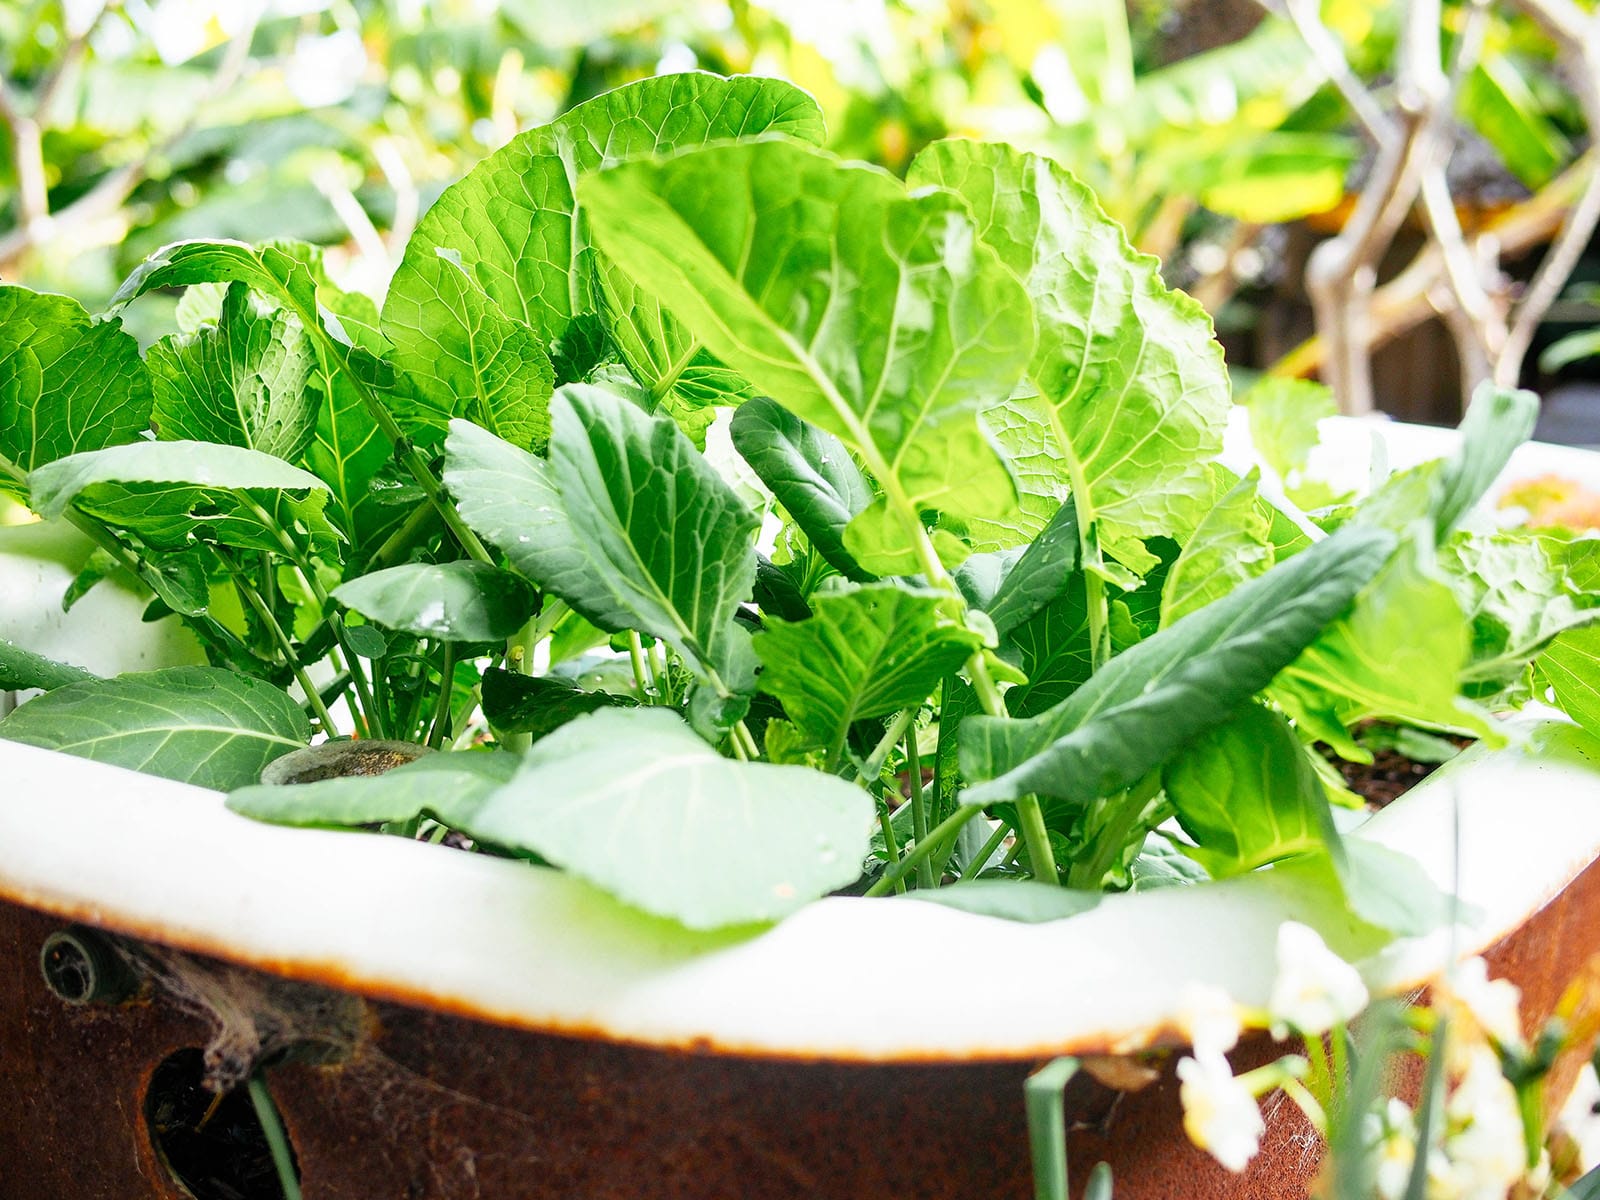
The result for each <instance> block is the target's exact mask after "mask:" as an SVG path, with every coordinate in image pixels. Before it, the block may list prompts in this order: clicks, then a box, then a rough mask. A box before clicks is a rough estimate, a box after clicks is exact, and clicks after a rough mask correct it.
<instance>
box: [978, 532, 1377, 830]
mask: <svg viewBox="0 0 1600 1200" xmlns="http://www.w3.org/2000/svg"><path fill="white" fill-rule="evenodd" d="M1394 546H1395V538H1394V536H1393V535H1392V534H1389V533H1387V532H1385V531H1381V530H1366V529H1356V528H1346V529H1343V530H1340V531H1339V532H1338V533H1337V534H1335V535H1334V536H1332V537H1330V538H1328V539H1327V540H1326V541H1323V542H1320V543H1319V544H1317V545H1316V546H1313V547H1312V548H1311V549H1309V550H1307V551H1305V552H1304V553H1302V554H1299V555H1296V556H1295V557H1294V558H1291V559H1290V560H1289V561H1288V562H1285V563H1282V564H1281V565H1279V566H1277V567H1275V568H1274V569H1273V570H1271V571H1269V572H1267V573H1266V574H1265V575H1263V576H1261V577H1260V578H1258V579H1253V580H1251V581H1250V582H1248V583H1245V584H1242V585H1241V586H1239V587H1238V588H1236V589H1235V590H1234V591H1232V592H1230V593H1229V594H1228V595H1226V596H1224V597H1223V598H1222V599H1221V600H1219V601H1217V602H1216V603H1215V604H1211V605H1208V606H1207V607H1205V608H1203V609H1201V610H1200V611H1199V612H1196V613H1191V614H1190V615H1189V616H1188V617H1186V618H1184V619H1183V620H1181V621H1178V622H1177V623H1175V624H1173V625H1170V626H1168V627H1167V628H1166V629H1163V630H1162V631H1160V632H1159V633H1157V634H1155V635H1154V636H1153V637H1150V638H1147V639H1145V640H1144V641H1142V642H1140V643H1139V644H1138V645H1136V646H1134V647H1132V648H1131V649H1129V650H1126V651H1124V652H1123V653H1122V654H1119V655H1117V656H1116V657H1115V658H1113V659H1112V660H1111V661H1110V662H1109V663H1107V664H1106V665H1105V666H1104V667H1102V668H1101V669H1100V670H1099V671H1097V672H1096V673H1095V674H1094V675H1093V676H1091V677H1090V679H1089V681H1088V682H1087V683H1085V684H1084V685H1083V686H1082V687H1080V688H1078V690H1077V691H1075V692H1074V693H1073V694H1072V695H1071V696H1070V697H1069V698H1068V699H1067V700H1065V701H1064V702H1062V703H1061V704H1059V705H1057V706H1056V707H1055V708H1052V709H1050V710H1049V711H1047V712H1045V713H1042V714H1040V715H1039V716H1037V717H1034V718H1031V719H1028V720H1008V719H1004V718H968V719H967V720H966V721H965V722H963V725H962V741H961V763H962V768H963V773H964V774H965V776H966V778H967V779H969V780H974V781H981V780H987V781H988V782H983V783H980V784H979V785H978V786H977V787H975V788H972V789H971V790H969V792H968V793H967V795H968V798H969V799H971V800H975V801H983V802H986V803H987V802H992V801H997V800H1013V799H1016V798H1017V797H1018V796H1022V795H1026V794H1028V793H1029V792H1035V793H1038V794H1040V795H1044V796H1051V797H1060V798H1062V799H1065V800H1069V801H1072V802H1076V803H1086V802H1088V801H1089V800H1092V799H1093V798H1095V797H1099V796H1108V795H1112V794H1114V793H1116V792H1119V791H1121V790H1122V789H1124V788H1126V787H1130V786H1132V785H1133V784H1134V783H1135V782H1137V781H1138V780H1139V779H1141V778H1143V777H1144V776H1145V775H1146V774H1148V773H1149V772H1150V771H1151V770H1153V769H1155V768H1157V767H1159V766H1161V765H1162V764H1163V763H1164V762H1165V761H1166V760H1167V759H1168V758H1170V757H1171V756H1172V755H1173V754H1174V753H1176V752H1177V751H1178V750H1179V749H1181V748H1182V747H1183V746H1184V744H1185V743H1187V742H1188V741H1189V740H1190V739H1192V738H1195V737H1198V736H1199V735H1200V734H1202V733H1204V732H1205V731H1206V730H1208V729H1210V728H1212V727H1213V726H1216V725H1219V724H1221V723H1223V722H1224V721H1227V720H1228V719H1229V718H1230V717H1231V716H1232V715H1233V713H1234V712H1235V711H1237V710H1238V708H1239V706H1241V705H1242V704H1244V703H1245V702H1246V701H1247V700H1249V698H1250V697H1251V696H1253V695H1255V693H1256V692H1258V691H1260V690H1261V689H1262V688H1263V687H1265V686H1266V685H1267V684H1268V683H1269V682H1271V680H1272V678H1273V676H1274V675H1276V674H1277V673H1278V672H1279V671H1280V670H1281V669H1282V668H1283V667H1285V666H1287V665H1288V664H1289V663H1290V662H1291V661H1293V660H1294V658H1295V657H1296V656H1297V655H1299V654H1300V652H1301V651H1302V650H1304V648H1305V647H1306V646H1307V645H1308V644H1310V642H1311V641H1312V640H1313V639H1314V638H1316V636H1317V635H1318V634H1319V633H1320V632H1321V631H1322V629H1323V628H1324V627H1325V626H1326V625H1327V624H1328V623H1329V622H1330V621H1332V620H1334V619H1335V618H1337V617H1338V616H1339V615H1340V614H1341V613H1342V612H1343V611H1344V610H1345V609H1346V608H1348V607H1349V605H1350V602H1351V601H1352V600H1353V599H1354V598H1355V595H1356V593H1357V592H1358V591H1359V590H1360V589H1361V588H1362V586H1363V585H1365V584H1366V583H1367V582H1368V581H1369V580H1370V579H1371V578H1372V576H1373V575H1374V574H1375V573H1376V572H1377V571H1378V569H1379V568H1380V567H1381V566H1382V565H1383V563H1384V562H1385V560H1386V559H1387V558H1388V557H1389V555H1390V553H1391V552H1392V551H1393V549H1394Z"/></svg>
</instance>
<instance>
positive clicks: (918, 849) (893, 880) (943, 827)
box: [865, 804, 983, 896]
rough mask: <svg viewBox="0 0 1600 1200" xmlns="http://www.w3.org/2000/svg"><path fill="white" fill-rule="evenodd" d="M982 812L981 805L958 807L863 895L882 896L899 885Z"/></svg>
mask: <svg viewBox="0 0 1600 1200" xmlns="http://www.w3.org/2000/svg"><path fill="white" fill-rule="evenodd" d="M982 811H983V805H981V804H963V805H960V806H959V807H958V808H957V809H956V810H955V812H953V813H951V814H950V815H949V816H948V817H946V818H945V819H944V820H942V821H940V822H939V823H938V824H937V825H935V826H934V827H933V828H932V829H931V830H929V831H928V838H927V840H926V841H923V842H918V843H917V844H916V845H915V846H913V847H911V852H910V853H909V854H907V855H906V856H905V857H904V858H902V859H901V860H900V861H899V862H897V863H895V864H893V865H892V866H890V868H889V869H888V870H887V871H885V872H884V873H883V874H882V875H881V876H879V878H878V880H877V882H875V883H874V884H873V885H872V886H871V887H869V888H868V889H867V890H866V893H865V894H866V895H868V896H881V895H883V894H884V893H885V892H887V891H888V890H889V889H890V888H892V887H894V885H895V884H897V883H899V882H900V880H902V879H903V878H905V876H906V873H907V872H909V871H912V870H915V869H916V865H917V864H918V863H919V862H921V861H922V860H923V859H925V858H927V857H928V855H930V854H932V853H933V852H934V851H935V850H937V849H938V848H939V847H940V846H941V845H943V844H944V843H945V842H946V841H948V840H949V839H950V838H953V837H955V835H956V834H957V833H959V832H961V827H962V826H963V825H965V824H966V823H967V822H968V821H970V820H972V818H973V817H975V816H977V815H978V814H979V813H981V812H982Z"/></svg>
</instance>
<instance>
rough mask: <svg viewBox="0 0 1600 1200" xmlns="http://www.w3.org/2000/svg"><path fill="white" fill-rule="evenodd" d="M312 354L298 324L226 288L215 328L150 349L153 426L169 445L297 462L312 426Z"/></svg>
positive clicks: (242, 290) (244, 291)
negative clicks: (239, 449) (204, 445)
mask: <svg viewBox="0 0 1600 1200" xmlns="http://www.w3.org/2000/svg"><path fill="white" fill-rule="evenodd" d="M315 361H316V355H315V351H314V350H313V348H312V346H311V342H310V339H309V338H308V337H307V336H306V334H305V331H304V330H303V329H302V328H301V326H300V321H299V318H297V317H296V316H294V315H293V314H292V313H289V312H286V311H284V310H283V309H281V308H273V309H266V308H262V307H259V306H257V305H256V304H255V302H254V301H252V300H251V298H250V291H249V289H248V288H247V287H246V286H245V285H244V284H242V283H235V284H233V285H231V286H230V287H229V288H228V292H227V296H226V298H225V299H224V300H223V302H222V314H221V316H220V318H219V320H218V323H217V324H215V325H206V326H202V327H201V328H200V329H199V330H198V331H196V332H195V333H193V334H189V335H184V334H175V335H173V336H172V337H168V338H163V339H162V340H161V341H159V342H157V343H156V344H155V345H154V346H152V347H151V348H150V353H149V356H148V357H147V359H146V363H147V365H148V366H149V369H150V379H151V387H152V389H153V391H154V396H155V404H154V408H153V409H152V412H151V423H152V424H153V425H154V427H155V430H156V433H157V435H158V436H159V437H161V438H162V439H164V440H166V441H192V442H217V443H220V444H222V445H228V446H244V447H246V448H248V449H251V450H260V451H262V452H263V453H265V454H271V455H273V456H274V457H276V458H283V459H288V460H291V461H292V460H294V459H296V458H298V457H299V456H300V453H301V451H303V450H304V449H305V448H306V446H307V444H308V443H309V442H310V441H311V437H312V434H313V432H314V431H315V429H316V425H317V395H316V393H315V392H314V391H311V390H310V389H309V388H308V387H307V384H308V381H309V379H310V376H311V370H312V367H313V364H314V363H315Z"/></svg>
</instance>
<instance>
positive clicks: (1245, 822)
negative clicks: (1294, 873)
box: [1161, 704, 1338, 879]
mask: <svg viewBox="0 0 1600 1200" xmlns="http://www.w3.org/2000/svg"><path fill="white" fill-rule="evenodd" d="M1161 782H1162V786H1163V787H1164V788H1165V789H1166V793H1167V799H1168V800H1169V801H1171V803H1172V806H1173V808H1174V809H1175V810H1176V811H1177V817H1178V823H1179V824H1180V825H1182V826H1183V831H1184V832H1185V833H1187V834H1188V835H1189V836H1190V837H1191V838H1193V839H1194V841H1195V843H1196V844H1195V845H1194V846H1193V847H1190V848H1186V850H1185V853H1187V854H1188V855H1189V857H1190V858H1193V859H1194V860H1195V861H1196V862H1198V863H1200V864H1201V865H1202V866H1204V867H1205V868H1206V870H1207V871H1208V872H1210V874H1211V876H1212V877H1213V878H1215V879H1223V878H1226V877H1227V876H1229V875H1237V874H1240V873H1242V872H1245V871H1253V870H1255V869H1256V868H1257V867H1261V866H1265V865H1266V864H1267V863H1271V862H1277V861H1278V860H1279V859H1281V858H1287V857H1289V856H1290V855H1292V854H1302V853H1306V852H1309V851H1314V850H1321V849H1326V848H1327V847H1328V846H1330V845H1332V844H1334V843H1336V842H1337V841H1338V834H1337V832H1336V831H1335V830H1334V827H1333V817H1332V814H1331V813H1330V812H1329V810H1328V798H1327V793H1326V792H1325V791H1324V790H1323V787H1322V784H1321V782H1320V781H1319V780H1318V778H1317V775H1316V772H1315V771H1314V770H1312V767H1311V763H1310V761H1309V760H1308V759H1307V758H1306V750H1305V748H1304V747H1303V746H1301V744H1300V739H1299V738H1298V737H1296V736H1295V732H1294V730H1293V729H1291V728H1290V727H1289V723H1288V722H1287V721H1285V720H1284V719H1283V717H1282V716H1280V715H1279V714H1277V713H1275V712H1273V711H1272V710H1271V709H1268V708H1264V707H1263V706H1261V705H1259V704H1247V705H1245V706H1244V707H1243V708H1241V709H1240V710H1239V711H1238V713H1237V714H1236V715H1235V716H1234V717H1233V718H1232V720H1230V721H1228V722H1227V723H1226V724H1223V725H1218V726H1216V727H1214V728H1212V729H1210V730H1208V731H1206V732H1205V733H1202V734H1201V735H1200V736H1199V737H1197V738H1196V739H1195V740H1194V741H1192V742H1190V743H1189V744H1188V745H1187V746H1185V747H1184V748H1183V750H1182V751H1181V752H1179V754H1178V755H1177V756H1176V757H1175V758H1173V759H1172V760H1171V761H1170V762H1168V763H1167V765H1166V768H1165V770H1163V772H1162V775H1161Z"/></svg>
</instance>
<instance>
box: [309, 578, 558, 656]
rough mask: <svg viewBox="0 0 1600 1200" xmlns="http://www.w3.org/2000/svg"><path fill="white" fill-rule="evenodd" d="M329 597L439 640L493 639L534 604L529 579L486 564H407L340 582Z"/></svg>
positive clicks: (507, 632) (521, 620) (518, 623)
mask: <svg viewBox="0 0 1600 1200" xmlns="http://www.w3.org/2000/svg"><path fill="white" fill-rule="evenodd" d="M333 598H334V599H335V600H337V601H339V603H341V604H343V605H345V606H347V607H349V608H353V609H355V610H356V611H357V612H358V613H360V614H361V615H362V616H364V617H367V618H369V619H370V620H373V621H376V622H378V624H380V625H387V626H388V627H389V628H390V629H401V630H404V631H405V632H406V633H414V634H417V635H418V636H419V637H427V638H433V639H434V640H436V641H443V642H494V641H499V640H500V639H502V638H508V637H510V636H511V635H512V634H513V633H515V632H516V631H517V630H519V629H521V628H522V627H523V626H524V625H526V624H527V622H528V618H529V617H530V616H532V615H533V613H534V610H535V608H536V607H537V597H536V596H535V595H534V591H533V588H532V587H531V586H529V584H528V581H527V580H526V579H523V578H522V577H521V576H519V575H513V574H511V572H509V571H502V570H500V569H499V568H498V567H492V566H490V565H489V564H488V563H480V562H448V563H406V564H404V565H402V566H398V567H390V568H388V569H387V570H383V571H374V572H372V574H370V575H362V576H361V577H359V578H357V579H351V580H348V581H347V582H345V583H343V584H341V585H340V586H339V587H338V588H336V589H335V590H334V593H333Z"/></svg>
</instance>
